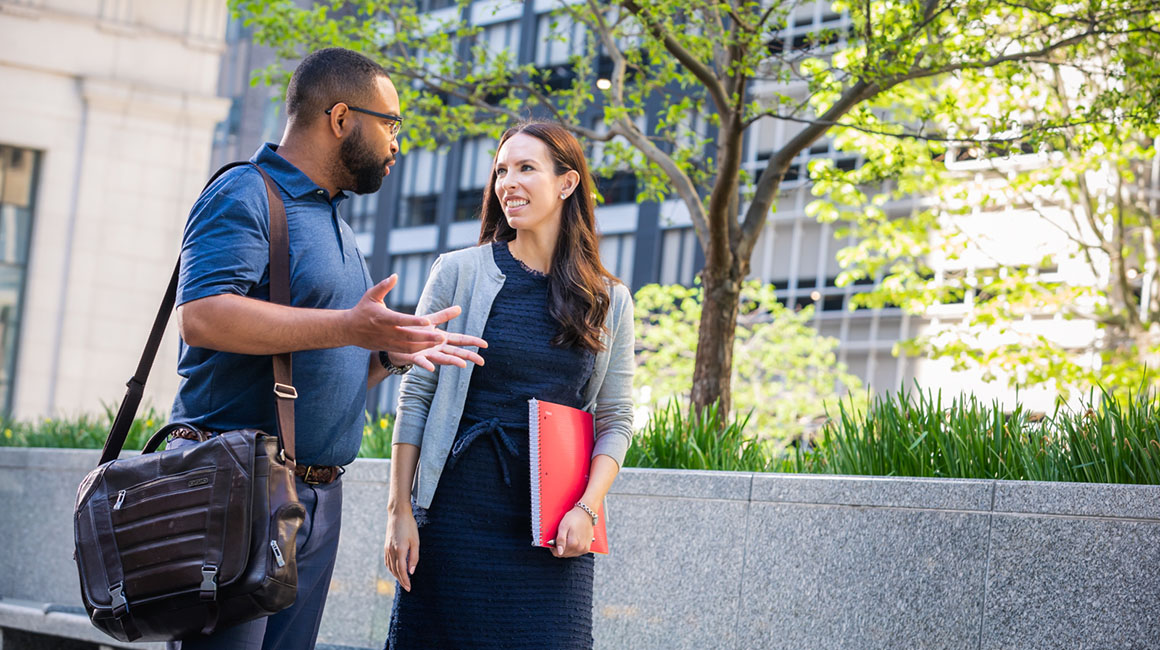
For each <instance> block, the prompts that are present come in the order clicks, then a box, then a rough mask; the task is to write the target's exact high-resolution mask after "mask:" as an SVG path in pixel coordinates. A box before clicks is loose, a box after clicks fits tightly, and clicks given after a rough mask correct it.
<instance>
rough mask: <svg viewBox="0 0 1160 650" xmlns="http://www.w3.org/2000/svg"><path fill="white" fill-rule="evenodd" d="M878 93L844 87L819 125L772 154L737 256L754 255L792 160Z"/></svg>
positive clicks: (866, 86) (872, 88)
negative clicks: (859, 105)
mask: <svg viewBox="0 0 1160 650" xmlns="http://www.w3.org/2000/svg"><path fill="white" fill-rule="evenodd" d="M881 90H882V88H881V87H880V86H879V85H878V84H877V83H873V82H867V81H858V82H857V83H855V84H854V85H853V86H850V87H849V88H847V89H846V90H845V92H843V93H842V96H841V97H839V98H838V100H837V101H836V102H834V104H833V105H832V106H830V108H829V110H827V111H826V112H825V113H823V114H822V115H821V117H820V118H819V120H818V121H819V123H818V124H809V125H807V126H806V128H804V129H802V130H801V131H799V132H798V133H797V135H795V136H794V137H793V138H792V139H791V140H790V141H789V142H787V143H786V144H785V145H784V146H782V148H781V149H779V150H778V151H777V152H776V153H775V154H774V155H772V156H770V158H769V162H768V163H767V164H766V166H765V169H764V170H763V171H762V172H761V176H760V177H759V178H758V181H757V186H756V188H755V189H754V194H753V202H752V203H750V204H749V209H748V210H746V213H745V220H744V221H743V222H742V227H741V238H740V241H739V242H738V255H743V256H745V259H749V254H750V253H752V252H753V246H754V244H756V242H757V237H758V235H759V234H760V233H761V227H762V226H763V225H764V224H765V218H766V216H768V214H769V209H770V207H771V206H772V205H773V201H774V198H775V195H776V193H777V188H778V186H780V185H781V179H782V177H783V176H785V170H786V169H788V168H789V165H790V163H791V162H792V161H793V159H794V157H795V156H797V154H798V153H799V152H800V151H801V150H802V149H805V148H806V147H808V146H810V145H811V144H813V142H814V141H815V140H817V139H818V138H820V137H822V135H823V134H824V133H825V132H826V131H827V130H828V129H830V127H831V125H830V124H827V123H828V122H836V121H837V118H839V117H841V116H843V115H845V114H846V113H848V112H849V111H850V110H852V109H853V108H854V107H855V106H857V105H858V104H859V103H861V102H863V101H866V100H867V99H869V98H871V97H873V96H874V95H876V94H878V93H879V92H881Z"/></svg>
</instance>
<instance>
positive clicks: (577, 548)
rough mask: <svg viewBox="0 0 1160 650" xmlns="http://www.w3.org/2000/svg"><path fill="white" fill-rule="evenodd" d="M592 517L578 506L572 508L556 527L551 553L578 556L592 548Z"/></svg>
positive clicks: (557, 555)
mask: <svg viewBox="0 0 1160 650" xmlns="http://www.w3.org/2000/svg"><path fill="white" fill-rule="evenodd" d="M592 533H593V529H592V517H589V516H588V513H586V512H584V511H583V510H581V509H580V508H572V509H571V510H569V511H568V514H566V515H564V519H562V520H561V521H560V526H559V527H558V528H557V529H556V539H555V540H551V541H554V542H555V547H554V548H553V549H552V554H553V555H555V556H556V557H579V556H581V555H584V554H585V553H587V552H588V550H589V549H591V548H592V537H593V535H592Z"/></svg>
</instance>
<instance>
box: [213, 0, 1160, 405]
mask: <svg viewBox="0 0 1160 650" xmlns="http://www.w3.org/2000/svg"><path fill="white" fill-rule="evenodd" d="M1154 4H1155V0H1077V1H1076V2H1071V3H1057V2H1051V1H1048V0H1032V1H1028V2H990V1H988V0H947V1H945V2H922V3H919V2H894V1H892V0H873V1H866V2H849V1H847V0H840V1H838V2H834V3H833V4H832V6H831V8H832V11H833V13H834V15H842V14H844V15H845V16H847V17H848V28H847V27H846V25H847V22H846V21H845V20H844V19H843V20H838V21H828V23H827V24H824V25H822V26H821V27H822V28H821V29H818V30H816V31H814V32H813V33H811V34H808V35H806V36H804V37H803V38H794V37H793V35H792V34H790V33H787V32H792V30H793V29H794V27H795V23H796V22H797V21H798V20H799V19H800V18H801V17H802V15H803V12H802V11H799V9H800V8H801V7H800V5H799V3H794V2H784V3H766V2H758V1H756V0H739V1H737V2H730V3H706V2H703V1H701V0H615V1H613V2H598V1H597V0H587V1H586V2H573V3H560V6H559V7H557V8H556V10H555V11H554V12H553V15H552V19H551V21H550V25H549V27H548V29H547V30H546V31H545V30H541V32H540V33H537V34H536V35H535V38H536V39H538V40H539V41H542V42H547V43H552V42H569V43H570V44H571V45H572V46H573V49H572V51H573V55H572V56H571V57H570V58H569V60H568V61H567V62H552V65H548V66H544V67H538V66H536V65H534V64H530V63H528V64H523V65H519V64H518V61H517V60H516V59H515V57H514V55H513V53H512V52H510V51H507V50H504V49H498V50H492V49H490V48H489V47H487V46H486V45H485V42H484V41H485V39H484V38H483V36H484V34H483V33H482V32H483V28H481V27H480V26H478V25H471V24H469V21H464V20H462V18H463V17H465V16H469V15H471V14H472V13H474V12H477V11H480V10H484V9H482V8H483V7H485V6H486V5H484V4H481V3H474V4H472V3H471V2H469V0H458V2H457V3H456V5H455V7H454V8H449V9H447V10H444V11H440V12H433V13H431V14H426V15H424V14H421V13H420V12H419V11H418V9H417V8H418V6H419V3H415V2H414V1H413V0H329V2H319V3H313V4H311V5H310V6H309V7H299V6H297V5H298V3H297V2H296V0H231V2H230V5H231V7H232V8H233V9H234V10H235V11H236V12H237V13H239V14H240V15H242V16H244V17H245V20H246V24H247V25H248V27H249V28H250V29H252V30H253V34H254V38H255V40H256V41H257V42H258V43H259V44H262V45H268V46H271V47H273V48H274V50H275V52H276V54H277V57H278V59H279V61H278V62H276V63H275V64H273V65H272V66H270V67H269V68H267V69H266V70H264V71H261V72H259V73H258V74H257V76H256V79H259V80H262V81H265V82H267V83H284V82H285V81H286V79H287V76H288V73H287V71H286V70H285V69H284V67H283V66H284V63H283V62H284V61H288V60H294V59H297V58H300V57H301V56H302V55H303V54H305V53H306V52H308V51H311V50H314V49H317V48H321V47H328V46H342V47H347V48H350V49H353V50H357V51H360V52H363V53H365V54H367V55H369V56H371V57H372V58H375V59H376V60H378V61H380V62H381V63H382V64H383V65H384V67H385V68H386V69H387V70H388V72H389V73H390V74H391V76H392V78H393V79H394V81H395V85H396V87H397V88H398V90H399V94H400V100H401V103H402V106H403V111H404V113H405V114H406V115H407V126H406V128H405V130H404V135H403V139H404V140H405V144H404V151H406V150H407V149H408V148H410V147H420V148H434V147H437V146H440V145H442V144H445V143H447V142H450V141H453V140H457V139H462V138H471V137H485V138H496V137H497V136H498V135H499V133H500V132H501V131H502V130H503V129H504V128H506V127H507V126H508V125H509V124H511V123H512V122H514V121H516V120H519V119H523V118H528V117H531V116H533V115H535V116H538V117H545V116H546V117H548V118H551V119H555V120H558V121H560V122H561V123H563V124H564V125H565V126H566V127H567V128H569V129H570V130H572V131H573V132H574V133H576V134H578V135H579V136H581V138H582V139H583V140H585V142H586V143H587V144H588V145H590V146H592V147H593V154H592V155H593V158H595V159H596V163H597V170H596V173H597V174H598V175H606V174H608V173H609V172H610V171H612V170H615V169H621V168H627V167H631V168H632V169H634V170H635V172H636V175H637V188H638V200H659V199H662V198H673V197H677V198H679V199H680V200H681V201H682V202H683V204H684V207H685V208H686V209H687V211H688V214H689V218H690V220H691V221H692V223H693V225H694V228H695V230H696V232H697V236H698V239H699V240H700V244H701V247H702V250H704V251H706V253H707V254H706V259H707V268H706V274H705V278H706V280H705V281H706V282H707V283H710V284H711V286H710V288H711V289H719V288H720V286H719V285H723V284H725V283H726V282H732V280H726V279H727V278H742V277H747V276H748V275H749V270H750V269H749V263H750V258H751V256H752V252H753V250H754V246H755V245H756V242H757V238H758V237H759V235H760V234H761V232H762V231H763V225H764V224H765V221H766V218H767V217H768V215H769V213H770V211H771V210H773V209H776V205H777V202H778V200H777V199H778V193H779V190H780V187H781V181H782V179H783V178H784V176H785V174H786V172H787V171H788V170H789V169H791V165H792V164H793V161H794V160H795V159H796V158H797V156H798V154H800V153H801V152H802V151H803V150H805V149H806V148H807V147H809V146H810V145H811V144H813V143H814V142H817V141H818V140H819V139H822V138H826V137H836V140H837V141H838V145H839V147H841V148H850V147H856V148H857V149H858V150H859V151H864V152H865V154H866V160H867V163H868V164H867V165H866V166H865V168H864V170H863V171H862V172H861V175H855V176H843V175H841V174H838V173H837V172H836V171H835V170H834V169H833V166H832V165H830V166H827V165H826V164H824V163H815V164H813V165H812V166H811V167H812V171H813V173H814V174H815V176H816V177H817V178H818V181H819V185H820V186H821V187H822V188H823V189H821V191H822V192H825V193H828V194H830V195H831V198H832V199H833V202H834V203H835V204H837V205H841V206H845V207H841V208H839V207H828V208H815V212H816V214H817V215H818V217H819V218H822V219H831V220H833V219H839V218H840V219H843V220H846V221H849V222H850V223H852V224H853V226H852V228H853V229H854V230H853V231H854V232H855V234H858V235H859V236H861V235H864V234H867V233H870V234H876V235H877V237H878V239H877V240H876V241H880V242H882V243H883V245H882V246H878V245H876V244H875V243H874V242H867V243H865V244H860V245H859V246H858V247H857V248H856V249H854V250H852V251H849V252H847V253H846V254H845V255H846V258H847V259H845V260H844V262H845V263H846V264H847V266H848V267H849V268H848V270H847V272H846V273H845V274H844V276H843V280H844V281H853V280H855V279H857V278H859V277H871V278H878V277H880V276H882V275H886V276H888V277H887V278H886V280H885V282H884V287H885V289H886V291H887V293H885V294H878V293H876V294H872V295H869V296H867V297H866V298H865V300H866V304H868V305H872V304H877V305H881V304H887V303H889V304H897V305H903V306H904V307H905V308H907V309H912V310H917V309H918V308H919V307H920V306H921V305H923V304H930V303H932V302H936V301H937V297H936V296H937V294H929V293H921V292H915V291H912V290H910V288H911V287H913V286H915V285H916V284H918V283H921V282H922V281H923V280H924V279H927V278H929V277H930V276H931V273H929V272H928V271H929V266H930V265H929V262H928V260H927V259H926V258H928V257H930V256H931V255H932V254H933V252H934V250H935V249H936V248H939V247H941V248H942V249H944V250H947V251H953V249H954V245H953V242H955V241H956V239H955V238H954V237H953V236H951V235H950V234H948V233H940V232H939V230H940V229H939V228H935V227H933V226H934V225H935V224H939V223H941V221H940V220H941V219H942V218H943V217H944V216H945V215H949V214H957V213H960V212H962V211H964V210H966V209H967V208H968V207H969V205H970V201H972V200H974V195H973V194H971V193H970V192H969V191H963V192H961V193H960V195H959V197H958V199H960V200H958V201H957V202H955V203H952V204H950V205H949V206H948V207H947V208H946V209H945V210H943V211H941V212H938V213H927V212H926V211H924V210H920V211H919V215H918V216H917V217H916V219H915V220H911V221H905V222H900V223H894V222H892V221H891V220H890V219H888V218H887V212H888V210H887V209H886V206H885V203H886V200H885V199H886V198H889V197H890V196H892V195H893V194H895V193H896V194H898V195H901V196H907V197H909V196H912V195H914V194H915V193H921V192H926V191H927V190H929V189H931V188H933V187H939V186H940V185H939V184H940V181H941V179H942V178H943V177H945V174H943V173H940V172H939V167H938V165H937V163H939V162H941V161H942V160H943V159H944V157H945V156H946V155H947V153H948V150H949V145H950V143H964V142H974V143H976V144H978V145H979V146H988V147H990V146H992V145H994V146H1007V147H1010V148H1013V149H1014V150H1019V149H1020V148H1021V147H1030V148H1032V149H1035V148H1036V147H1038V146H1040V145H1041V144H1042V145H1051V146H1058V145H1059V143H1061V142H1069V141H1072V140H1073V139H1074V138H1072V134H1071V133H1070V132H1068V131H1067V129H1070V128H1072V126H1073V125H1075V124H1083V123H1092V124H1097V123H1098V124H1105V125H1106V124H1116V123H1119V122H1120V121H1123V120H1124V119H1126V118H1131V119H1132V120H1134V121H1135V122H1136V123H1139V124H1147V123H1149V121H1148V119H1146V118H1148V117H1149V116H1151V117H1155V116H1156V110H1157V107H1160V101H1156V100H1157V99H1158V98H1157V92H1156V84H1155V83H1154V80H1155V79H1156V78H1157V74H1156V73H1157V72H1158V68H1160V64H1158V63H1157V60H1160V57H1157V56H1156V49H1155V47H1154V45H1155V43H1156V41H1157V38H1158V35H1160V29H1158V23H1160V14H1157V12H1156V11H1154V9H1155V7H1154ZM493 6H494V7H495V11H499V10H501V8H502V7H503V5H501V4H496V5H493ZM830 13H831V12H824V14H830ZM476 22H480V21H479V20H476ZM838 25H841V28H839V27H838ZM1104 53H1107V56H1106V57H1104V56H1103V55H1104ZM1101 57H1102V58H1101ZM600 61H610V62H611V64H612V65H611V70H609V69H601V67H600V66H597V65H596V64H597V62H600ZM1044 61H1048V62H1053V63H1051V64H1052V65H1070V66H1073V67H1077V68H1078V67H1080V65H1081V64H1079V63H1075V62H1083V64H1082V65H1084V66H1087V67H1090V68H1092V69H1094V70H1095V73H1094V76H1098V77H1100V78H1102V79H1110V80H1111V83H1110V84H1107V85H1106V87H1107V88H1108V91H1107V92H1100V93H1094V94H1090V95H1087V96H1084V97H1082V98H1081V100H1080V101H1079V102H1077V103H1075V104H1074V105H1072V106H1071V107H1070V108H1071V114H1063V113H1061V112H1060V111H1056V110H1055V109H1056V108H1057V107H1059V106H1062V105H1061V104H1059V103H1058V102H1054V101H1053V100H1051V99H1050V98H1046V99H1045V98H1044V97H1043V96H1042V95H1041V94H1037V93H1036V92H1031V93H1027V92H1026V91H1027V90H1028V89H1031V88H1032V87H1033V84H1034V82H1035V80H1036V79H1038V78H1039V77H1040V76H1041V75H1042V71H1041V68H1042V66H1043V65H1044V63H1043V62H1044ZM1088 62H1090V65H1089V63H1088ZM602 76H605V77H604V80H605V81H607V83H603V84H601V86H603V88H602V87H600V86H597V80H598V79H599V78H601V77H602ZM791 89H792V90H791ZM1016 93H1018V94H1016ZM1007 96H1011V97H1016V98H1022V99H1020V101H1021V102H1022V103H1021V104H1020V103H1018V102H1007V101H1005V100H1004V99H1003V98H1004V97H1007ZM591 108H595V109H596V111H598V113H599V116H600V118H599V119H598V120H597V121H596V124H592V123H586V122H582V121H581V117H582V116H587V115H590V113H589V112H588V109H591ZM644 116H651V117H653V118H654V119H652V120H651V121H650V120H646V119H641V118H642V117H644ZM946 116H950V117H946ZM777 120H781V121H784V122H786V123H787V124H786V126H788V129H787V130H788V131H789V133H791V134H794V135H792V137H788V138H786V140H785V141H784V142H783V143H781V144H780V145H779V146H780V147H781V148H780V149H778V150H775V151H772V152H769V154H770V155H769V156H768V158H767V162H766V163H764V169H762V170H761V172H760V174H754V175H752V176H751V175H750V173H748V172H747V171H745V170H743V169H742V155H741V153H742V149H743V143H744V142H747V141H750V142H751V141H753V139H752V138H751V137H750V135H751V134H750V133H749V130H750V129H752V128H754V127H755V126H756V125H758V124H760V123H763V122H764V123H766V124H767V125H768V124H769V123H770V122H774V121H777ZM1028 121H1031V123H1032V124H1033V125H1034V128H1033V129H1030V130H1029V132H1025V129H1024V125H1025V124H1026V123H1027V122H1028ZM1153 121H1155V120H1153ZM707 126H712V127H714V128H713V129H708V128H706V127H707ZM762 128H769V127H768V126H764V127H762ZM1013 131H1019V133H1017V134H1015V135H1011V133H1012V132H1013ZM916 135H917V136H919V137H914V136H916ZM1081 140H1082V139H1081ZM597 144H601V145H602V150H601V152H600V154H599V155H597V154H596V152H595V145H597ZM763 153H764V152H763ZM1093 153H1097V155H1098V152H1097V151H1096V150H1094V149H1093ZM871 178H875V179H881V178H890V179H894V184H893V186H892V187H893V189H892V190H891V192H888V193H886V194H884V195H883V198H882V200H879V198H878V197H870V196H867V194H866V192H867V189H866V188H865V187H864V186H863V185H864V183H866V182H867V181H868V180H870V179H871ZM741 206H746V207H743V208H742V207H741ZM932 232H933V233H935V239H934V242H935V243H934V244H933V245H932V243H931V240H930V239H929V238H928V235H929V234H930V233H932ZM945 242H951V243H952V244H945ZM710 253H711V254H710ZM950 254H951V256H953V252H952V253H950ZM948 291H951V293H955V291H954V290H953V289H948ZM1027 296H1028V298H1029V299H1033V298H1034V296H1033V295H1032V294H1027ZM730 300H731V298H730ZM722 313H723V314H726V315H727V314H731V313H732V309H731V305H724V309H723V310H722ZM713 317H714V318H724V316H718V315H716V314H714V315H713ZM718 324H721V321H718ZM707 335H708V334H706V336H707ZM726 335H728V334H726ZM738 358H741V357H740V355H739V356H738ZM702 363H705V364H707V365H708V366H709V367H708V368H704V369H702V371H703V372H704V373H706V374H708V375H714V376H720V375H723V374H724V371H727V370H728V369H726V368H723V367H721V366H722V365H723V364H724V359H722V358H719V357H714V356H712V355H704V356H703V357H702ZM1047 372H1048V373H1049V374H1050V373H1051V372H1054V371H1052V370H1050V369H1049V370H1048V371H1047ZM714 398H720V399H721V401H722V403H723V404H726V405H728V404H729V403H730V396H729V395H728V394H723V395H718V396H712V395H709V396H708V397H707V399H706V396H705V395H700V396H699V397H698V401H699V402H700V403H702V404H706V403H708V402H711V401H712V400H713V399H714Z"/></svg>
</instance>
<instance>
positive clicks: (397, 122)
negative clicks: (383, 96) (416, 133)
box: [326, 104, 403, 136]
mask: <svg viewBox="0 0 1160 650" xmlns="http://www.w3.org/2000/svg"><path fill="white" fill-rule="evenodd" d="M346 107H347V109H349V110H352V111H358V112H359V113H366V114H367V115H373V116H375V117H377V118H380V119H384V120H387V121H388V122H390V123H391V135H392V136H396V135H399V130H400V129H402V128H403V118H402V117H400V116H398V115H388V114H386V113H379V112H377V111H368V110H367V109H365V108H358V107H357V106H351V105H350V104H347V105H346ZM332 110H334V109H333V108H328V109H326V114H327V115H330V111H332Z"/></svg>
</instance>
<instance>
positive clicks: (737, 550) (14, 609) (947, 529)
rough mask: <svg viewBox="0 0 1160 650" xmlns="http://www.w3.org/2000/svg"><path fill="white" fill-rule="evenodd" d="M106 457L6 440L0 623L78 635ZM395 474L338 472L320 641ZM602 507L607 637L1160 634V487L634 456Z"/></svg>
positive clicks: (346, 629)
mask: <svg viewBox="0 0 1160 650" xmlns="http://www.w3.org/2000/svg"><path fill="white" fill-rule="evenodd" d="M97 456H98V454H97V453H96V452H93V451H78V450H34V449H5V448H0V504H2V505H0V548H4V549H6V550H7V552H6V553H4V554H2V555H0V627H5V626H7V627H10V628H14V627H23V628H26V629H29V628H36V629H37V630H38V631H42V632H43V631H44V630H45V629H53V626H56V628H58V629H60V630H61V634H62V636H76V635H79V634H83V631H84V630H85V625H87V622H85V621H84V620H83V619H82V620H80V621H77V620H67V619H68V617H69V616H72V617H73V619H76V618H77V615H76V614H75V612H77V611H79V610H78V609H76V608H78V607H79V604H80V603H79V598H78V595H77V578H76V571H75V567H74V565H73V562H72V528H71V512H72V503H73V499H74V495H75V489H76V485H77V483H78V482H79V481H80V479H81V477H82V476H83V475H84V474H85V472H86V471H87V470H88V469H89V468H91V467H92V465H93V464H94V463H95V462H96V459H97ZM388 472H389V465H388V462H387V461H375V460H360V461H357V462H355V463H354V464H353V465H352V466H351V467H350V468H349V471H348V472H347V474H346V476H345V477H344V479H343V480H344V481H345V505H344V513H343V516H344V519H345V521H344V524H343V536H342V541H341V544H340V548H339V561H338V566H337V568H336V572H335V576H334V581H333V583H332V589H331V597H330V601H329V604H328V607H327V613H326V617H325V620H324V621H323V628H322V633H321V638H320V646H319V647H320V648H324V647H349V648H380V647H382V642H383V639H384V638H385V636H386V631H387V625H388V622H389V617H390V604H391V599H392V598H393V595H394V582H393V580H392V579H391V577H390V574H389V573H388V572H387V571H386V569H385V568H384V567H383V563H382V540H383V531H384V527H385V521H384V515H383V513H384V511H385V508H386V493H387V478H388ZM607 509H608V523H609V536H610V544H611V547H612V554H611V555H610V556H608V557H600V558H598V559H597V562H596V568H597V576H596V580H597V583H596V584H597V586H596V593H595V611H594V617H595V630H596V646H597V648H603V649H620V648H632V649H634V650H635V649H647V648H665V649H666V650H668V649H683V648H690V649H691V648H697V649H704V648H714V649H716V648H736V649H738V650H750V649H757V648H811V649H831V648H832V649H843V650H845V649H850V650H853V649H859V650H862V649H869V648H899V649H913V648H924V649H936V648H947V649H950V648H955V649H959V648H962V649H967V648H969V649H979V650H984V649H985V650H1000V649H1004V650H1006V649H1010V650H1029V649H1036V650H1046V649H1055V648H1058V649H1061V650H1062V649H1067V650H1079V649H1085V648H1087V649H1107V650H1144V649H1156V648H1160V616H1158V615H1157V612H1158V611H1160V570H1158V568H1160V486H1145V487H1136V486H1115V485H1079V484H1060V483H1032V482H1006V481H964V480H941V479H897V478H862V477H831V476H799V475H786V474H743V473H729V472H688V471H670V470H638V469H628V470H625V471H624V472H622V474H621V476H620V478H619V479H618V480H617V482H616V485H615V487H614V488H613V492H612V494H611V495H610V497H609V500H608V505H607ZM77 623H82V624H81V625H77ZM13 638H14V637H13ZM91 638H92V639H94V640H95V639H98V638H99V636H93V637H91ZM2 647H3V650H19V647H18V646H17V645H15V644H14V642H13V641H12V640H9V642H8V643H7V644H4V645H3V646H2ZM138 647H140V646H138Z"/></svg>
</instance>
